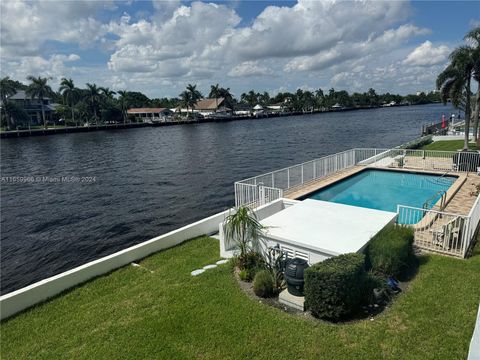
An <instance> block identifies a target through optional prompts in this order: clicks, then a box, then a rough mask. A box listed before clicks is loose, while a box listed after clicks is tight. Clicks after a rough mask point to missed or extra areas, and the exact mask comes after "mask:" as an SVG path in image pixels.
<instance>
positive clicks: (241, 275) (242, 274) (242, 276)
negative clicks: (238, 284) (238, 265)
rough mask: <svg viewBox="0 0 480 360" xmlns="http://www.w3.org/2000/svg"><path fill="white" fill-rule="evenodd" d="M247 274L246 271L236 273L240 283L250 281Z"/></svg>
mask: <svg viewBox="0 0 480 360" xmlns="http://www.w3.org/2000/svg"><path fill="white" fill-rule="evenodd" d="M249 275H250V274H249V273H248V271H247V270H240V272H239V273H238V277H239V278H240V280H242V281H250V279H249Z"/></svg>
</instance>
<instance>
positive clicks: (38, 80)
mask: <svg viewBox="0 0 480 360" xmlns="http://www.w3.org/2000/svg"><path fill="white" fill-rule="evenodd" d="M27 80H29V82H30V83H29V84H28V85H27V86H25V85H23V84H21V83H18V82H16V81H14V80H11V79H10V78H9V77H8V76H7V77H4V78H2V79H1V80H0V96H1V99H2V104H3V106H2V110H3V109H4V113H5V114H1V115H2V117H3V115H5V117H7V118H8V116H9V115H10V117H12V115H14V114H13V110H12V109H15V110H16V111H17V113H18V111H23V110H22V109H18V108H15V104H14V103H13V102H11V101H9V97H11V96H12V95H14V94H15V93H16V92H17V90H18V89H25V93H26V94H27V95H28V96H29V97H30V98H32V99H38V100H39V103H40V107H41V113H42V122H43V126H44V127H45V128H47V118H46V116H45V99H47V98H49V99H53V100H55V101H59V102H62V103H63V107H67V108H68V111H69V113H70V120H71V122H72V123H74V124H77V125H78V117H80V118H82V119H83V120H84V121H88V120H89V119H92V118H93V119H94V121H95V123H98V120H99V114H100V112H101V111H102V110H104V109H105V108H109V107H110V108H112V107H113V108H118V110H119V111H120V112H121V114H122V117H123V119H124V121H125V120H126V112H127V109H128V102H127V100H126V98H127V96H128V94H129V92H127V91H118V95H119V97H118V99H115V98H114V95H115V94H117V92H115V91H113V90H111V89H109V88H108V87H99V86H97V85H96V84H90V83H87V84H86V88H85V89H80V88H77V87H76V86H75V84H74V82H73V80H72V79H67V78H62V79H61V82H60V87H59V89H58V92H55V91H53V89H52V88H51V86H50V85H49V84H48V82H49V80H51V78H49V77H41V76H39V77H35V76H28V77H27ZM147 99H148V98H147ZM63 107H60V110H59V111H60V112H62V110H64V108H63ZM17 115H18V114H17ZM17 117H18V116H17ZM24 117H27V118H28V116H26V115H24Z"/></svg>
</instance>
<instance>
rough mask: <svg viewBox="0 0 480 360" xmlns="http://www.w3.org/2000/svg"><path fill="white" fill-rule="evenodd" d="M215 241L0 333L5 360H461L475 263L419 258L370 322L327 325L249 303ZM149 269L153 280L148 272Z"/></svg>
mask: <svg viewBox="0 0 480 360" xmlns="http://www.w3.org/2000/svg"><path fill="white" fill-rule="evenodd" d="M218 257H219V249H218V241H217V240H215V239H212V238H208V237H202V238H198V239H195V240H192V241H189V242H187V243H185V244H183V245H180V246H177V247H175V248H172V249H170V250H166V251H164V252H161V253H158V254H156V255H153V256H150V257H148V258H146V259H145V260H144V261H142V262H141V265H142V267H132V266H126V267H124V268H122V269H119V270H117V271H114V272H113V273H111V274H109V275H106V276H103V277H100V278H97V279H95V280H93V281H90V282H88V283H86V284H84V285H83V286H80V287H78V288H75V289H73V290H72V291H68V292H67V293H65V294H63V295H62V296H59V297H57V298H55V299H53V300H51V301H49V302H47V303H45V304H43V305H40V306H37V307H35V308H33V309H31V310H29V311H26V312H24V313H22V314H20V315H18V316H16V317H13V318H11V319H10V320H7V321H6V322H3V323H2V324H1V358H2V359H34V358H43V359H59V358H62V359H92V358H93V359H153V358H162V359H239V358H243V359H250V358H255V359H448V360H452V359H465V358H466V355H467V352H468V346H469V342H470V339H471V336H472V333H473V327H474V323H475V317H476V310H477V308H478V301H479V298H480V287H479V284H480V254H479V252H478V251H477V253H476V254H475V255H474V256H473V257H471V258H470V259H467V260H458V259H451V258H447V257H441V256H437V255H428V256H423V257H422V258H421V265H420V270H419V273H418V275H417V276H416V278H415V279H414V280H413V281H412V283H411V286H410V288H409V290H408V291H406V292H405V293H404V294H403V295H402V296H400V298H398V299H397V301H395V302H394V303H393V305H392V306H391V308H389V309H387V310H386V312H384V313H383V314H382V315H380V316H379V317H377V318H375V320H374V321H369V320H364V321H360V322H355V323H348V324H340V325H333V324H330V323H326V322H321V321H312V320H307V319H303V318H301V317H299V316H293V315H289V314H287V313H284V312H283V311H281V310H278V309H274V308H272V307H268V306H266V305H264V304H262V303H259V302H257V301H254V300H251V299H250V298H248V297H247V296H246V295H245V294H244V293H243V292H242V291H241V290H240V289H239V286H238V284H237V282H236V280H235V279H234V277H233V275H232V273H231V272H230V269H229V267H228V265H222V266H219V267H218V268H216V269H212V270H207V271H206V272H205V273H203V274H201V275H200V276H197V277H192V276H190V272H191V271H192V270H194V269H197V268H199V267H201V266H204V265H206V264H212V263H214V261H216V260H218ZM150 271H153V273H152V272H150Z"/></svg>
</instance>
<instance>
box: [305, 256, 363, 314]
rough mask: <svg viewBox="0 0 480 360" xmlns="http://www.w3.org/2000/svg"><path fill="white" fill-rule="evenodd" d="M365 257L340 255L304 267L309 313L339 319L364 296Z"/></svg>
mask: <svg viewBox="0 0 480 360" xmlns="http://www.w3.org/2000/svg"><path fill="white" fill-rule="evenodd" d="M365 277H366V272H365V256H364V255H363V254H343V255H339V256H336V257H333V258H329V259H327V260H325V261H323V262H320V263H317V264H314V265H312V266H311V267H309V268H308V269H306V270H305V306H306V308H307V309H308V310H310V311H311V313H312V315H313V316H315V317H319V318H324V319H329V320H334V321H335V320H340V319H341V318H343V317H345V316H346V315H348V314H350V313H352V312H354V311H356V310H357V309H358V308H359V307H360V305H361V303H362V300H363V299H364V283H365Z"/></svg>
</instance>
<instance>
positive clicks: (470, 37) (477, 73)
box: [465, 26, 480, 146]
mask: <svg viewBox="0 0 480 360" xmlns="http://www.w3.org/2000/svg"><path fill="white" fill-rule="evenodd" d="M465 40H466V41H467V42H468V43H469V45H470V47H471V57H472V62H473V64H472V65H473V74H472V75H473V78H474V79H475V81H476V82H477V93H476V95H475V106H474V109H475V110H474V113H473V138H474V140H475V141H476V142H477V145H479V146H480V138H479V136H478V125H479V122H480V121H479V113H480V26H478V27H476V28H474V29H472V30H471V31H469V32H468V33H467V35H465Z"/></svg>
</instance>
